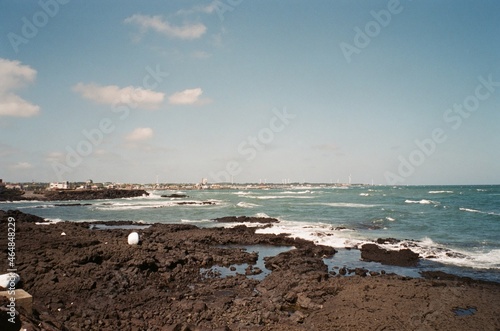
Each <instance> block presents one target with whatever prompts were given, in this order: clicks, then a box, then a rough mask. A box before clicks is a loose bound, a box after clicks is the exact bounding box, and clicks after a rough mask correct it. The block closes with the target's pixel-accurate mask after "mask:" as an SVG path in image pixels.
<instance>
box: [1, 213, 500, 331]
mask: <svg viewBox="0 0 500 331" xmlns="http://www.w3.org/2000/svg"><path fill="white" fill-rule="evenodd" d="M8 217H13V218H15V220H16V252H17V255H16V267H17V270H18V273H19V275H20V276H21V282H20V286H22V288H23V289H24V290H26V291H27V292H29V293H30V294H31V295H32V296H33V311H32V312H31V313H30V312H27V311H23V310H22V309H19V315H18V316H19V319H20V323H19V324H18V326H19V328H24V329H27V330H29V331H32V330H49V331H55V330H103V331H106V330H131V331H132V330H134V331H135V330H151V331H156V330H158V331H160V330H278V331H281V330H282V331H285V330H304V331H305V330H331V329H333V330H361V329H377V330H382V329H391V330H392V329H398V330H405V329H406V330H416V329H423V330H456V329H482V330H495V329H498V328H500V316H498V308H497V307H498V305H499V304H500V285H498V284H496V285H495V284H484V283H480V282H468V283H466V282H463V281H462V280H460V279H456V280H442V279H436V278H434V279H432V280H425V279H410V278H406V277H399V276H395V275H392V276H391V275H378V276H374V277H359V276H357V275H353V276H349V277H343V276H333V275H332V274H331V273H329V271H328V267H327V266H326V265H325V263H324V262H323V258H325V257H331V256H333V258H335V255H334V254H335V250H334V249H333V248H331V247H326V246H318V245H315V244H314V243H312V242H309V241H306V240H302V239H293V238H290V237H287V236H286V235H270V234H257V233H255V228H250V227H246V226H242V225H237V226H235V227H233V228H221V227H215V228H198V227H195V226H193V225H186V224H152V225H151V226H150V227H148V228H146V229H142V230H134V231H137V232H138V233H139V234H140V239H141V240H140V243H139V244H138V245H133V246H131V245H129V244H128V243H127V237H128V235H129V234H130V232H131V231H130V230H126V229H112V230H111V229H102V230H92V229H90V224H89V223H71V222H59V223H56V224H51V225H45V226H41V225H36V223H37V222H43V219H41V218H39V217H37V216H33V215H28V214H24V213H22V212H20V211H8V212H4V211H0V234H2V235H1V236H0V247H7V235H6V234H7V218H8ZM121 223H123V224H130V225H132V224H133V223H132V222H128V223H127V222H121ZM61 233H65V235H64V236H61ZM234 245H238V246H240V245H271V246H293V247H295V249H292V250H288V251H286V252H283V253H280V254H278V255H276V256H272V257H269V258H266V259H265V267H266V268H267V269H269V270H271V273H270V274H268V275H267V276H266V277H265V278H264V279H263V280H255V279H251V278H248V277H246V276H245V275H242V274H237V275H236V276H228V277H225V278H222V277H217V276H216V275H212V276H211V275H209V274H202V272H200V270H201V269H202V268H210V267H212V266H215V265H220V266H226V267H229V266H231V265H233V264H243V263H248V264H249V265H252V264H253V263H255V261H256V255H255V253H250V252H247V251H245V250H242V249H241V248H238V247H234ZM0 252H1V254H0V258H2V259H4V260H5V261H7V256H6V253H7V251H6V250H5V249H2V250H0ZM441 277H442V275H441ZM457 307H475V310H476V312H475V314H474V315H471V316H465V317H460V318H458V317H457V316H456V314H455V313H454V310H456V309H457ZM2 327H3V325H0V328H2ZM19 328H18V329H17V330H19ZM2 330H3V329H2Z"/></svg>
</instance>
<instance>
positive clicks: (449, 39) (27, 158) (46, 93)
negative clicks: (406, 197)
mask: <svg viewBox="0 0 500 331" xmlns="http://www.w3.org/2000/svg"><path fill="white" fill-rule="evenodd" d="M498 13H500V2H498V1H495V0H484V1H480V2H478V1H472V0H467V1H465V0H442V1H431V0H422V1H416V0H414V1H411V0H400V1H398V0H389V1H387V0H385V1H364V0H363V1H362V0H345V1H337V0H335V1H334V0H331V1H330V0H329V1H326V0H314V1H297V0H290V1H276V0H252V1H251V0H215V1H213V0H207V1H202V0H197V1H191V0H182V1H181V0H169V1H156V0H151V1H141V2H139V1H130V0H122V1H116V0H109V1H97V0H87V1H82V0H40V1H27V0H19V1H13V0H1V1H0V38H1V41H0V178H2V179H3V180H4V181H10V182H31V181H35V182H39V181H42V182H49V181H50V182H52V181H63V180H64V181H65V180H68V181H86V180H88V179H92V180H94V182H119V183H124V182H128V183H155V182H157V181H158V182H160V183H195V182H199V181H201V179H202V178H206V179H207V180H208V182H209V183H210V182H211V183H213V182H231V181H232V182H235V183H249V182H267V183H271V182H274V183H282V182H284V181H286V182H299V183H302V182H311V183H319V182H322V183H337V182H339V183H347V182H349V181H350V182H352V183H374V184H383V185H386V184H387V185H432V184H436V185H442V184H460V185H462V184H500V171H499V170H498V169H500V153H499V146H500V130H499V123H500V109H499V108H500V44H499V43H498V36H499V35H500V21H499V20H498Z"/></svg>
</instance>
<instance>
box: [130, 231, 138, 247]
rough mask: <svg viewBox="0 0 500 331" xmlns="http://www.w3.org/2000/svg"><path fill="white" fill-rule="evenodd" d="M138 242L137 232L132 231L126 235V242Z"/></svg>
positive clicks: (135, 243)
mask: <svg viewBox="0 0 500 331" xmlns="http://www.w3.org/2000/svg"><path fill="white" fill-rule="evenodd" d="M138 243H139V234H138V233H137V232H132V233H131V234H129V235H128V244H129V245H137V244H138Z"/></svg>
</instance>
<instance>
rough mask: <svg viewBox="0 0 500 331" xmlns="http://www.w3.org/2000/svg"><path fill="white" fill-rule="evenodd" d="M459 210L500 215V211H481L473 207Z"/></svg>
mask: <svg viewBox="0 0 500 331" xmlns="http://www.w3.org/2000/svg"><path fill="white" fill-rule="evenodd" d="M458 209H459V210H461V211H466V212H469V213H478V214H486V215H494V216H500V214H498V213H494V212H487V211H480V210H477V209H471V208H458Z"/></svg>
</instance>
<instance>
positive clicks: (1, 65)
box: [0, 58, 40, 117]
mask: <svg viewBox="0 0 500 331" xmlns="http://www.w3.org/2000/svg"><path fill="white" fill-rule="evenodd" d="M35 77H36V70H34V69H32V68H31V67H29V66H27V65H22V64H21V63H20V62H19V61H10V60H7V59H2V58H0V117H1V116H12V117H31V116H35V115H37V114H38V113H39V112H40V107H39V106H37V105H34V104H32V103H30V102H29V101H26V100H24V99H23V98H21V97H20V96H18V95H17V94H15V93H13V92H12V90H16V89H19V88H22V87H24V86H26V85H28V84H29V83H32V82H33V81H34V80H35Z"/></svg>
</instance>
